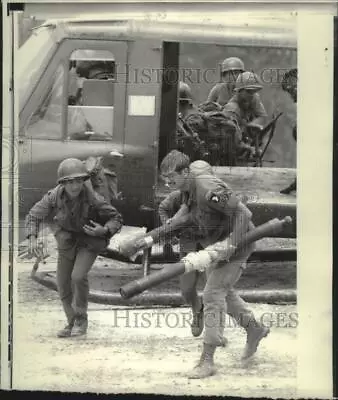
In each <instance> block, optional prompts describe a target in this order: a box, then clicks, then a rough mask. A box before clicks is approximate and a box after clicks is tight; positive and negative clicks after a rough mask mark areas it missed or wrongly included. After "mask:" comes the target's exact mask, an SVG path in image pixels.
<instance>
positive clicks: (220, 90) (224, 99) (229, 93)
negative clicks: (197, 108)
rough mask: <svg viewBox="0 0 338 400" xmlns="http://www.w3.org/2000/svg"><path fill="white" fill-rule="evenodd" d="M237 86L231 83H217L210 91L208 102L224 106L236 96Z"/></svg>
mask: <svg viewBox="0 0 338 400" xmlns="http://www.w3.org/2000/svg"><path fill="white" fill-rule="evenodd" d="M234 88H235V84H231V83H229V82H222V83H217V84H216V85H215V86H214V87H213V88H212V89H211V91H210V93H209V95H208V99H207V101H211V102H215V103H218V104H220V105H221V106H224V105H226V104H227V103H228V101H229V100H230V99H231V98H232V97H233V95H234Z"/></svg>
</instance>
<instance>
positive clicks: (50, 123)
mask: <svg viewBox="0 0 338 400" xmlns="http://www.w3.org/2000/svg"><path fill="white" fill-rule="evenodd" d="M64 76H65V74H64V67H63V66H62V65H59V67H58V68H57V69H56V72H55V74H54V75H53V78H52V79H51V81H50V85H49V87H48V89H47V91H46V94H45V96H44V98H43V100H42V102H41V103H40V105H39V107H38V109H37V110H36V111H35V112H34V113H33V114H32V116H31V117H30V118H29V120H28V124H27V126H26V129H25V131H26V136H28V137H32V138H35V139H61V137H62V123H61V121H62V120H61V114H62V91H63V83H64Z"/></svg>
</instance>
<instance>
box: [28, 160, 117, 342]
mask: <svg viewBox="0 0 338 400" xmlns="http://www.w3.org/2000/svg"><path fill="white" fill-rule="evenodd" d="M57 175H58V185H57V186H56V187H55V188H54V189H52V190H50V191H49V192H48V193H47V194H45V195H44V196H43V198H42V199H41V200H40V201H39V202H37V203H36V204H35V205H34V206H33V207H32V208H31V210H30V212H29V214H28V215H27V217H26V236H27V238H28V240H29V253H30V254H31V255H33V256H36V257H37V258H38V259H41V258H43V249H41V248H40V247H39V244H38V241H37V237H38V234H39V229H40V226H41V223H43V222H48V220H50V219H51V218H52V220H53V222H54V224H53V225H54V226H53V228H54V229H53V230H54V235H55V238H56V242H57V248H58V260H57V287H58V292H59V296H60V299H61V302H62V305H63V308H64V312H65V314H66V318H67V325H66V327H65V328H64V329H62V330H61V331H59V332H58V333H57V336H58V337H69V336H79V335H84V334H86V332H87V327H88V317H87V308H88V292H89V287H88V272H89V270H90V269H91V267H92V265H93V263H94V261H95V259H96V257H97V255H98V254H99V252H101V251H102V250H104V249H105V248H106V247H107V245H108V243H109V240H110V238H111V237H112V236H113V235H114V234H115V233H116V232H118V231H119V230H120V229H121V226H122V217H121V215H120V214H119V212H118V211H117V210H116V209H115V208H114V207H113V206H111V205H110V204H108V203H107V202H106V201H105V199H104V198H103V197H102V196H100V195H99V194H98V193H97V192H95V191H94V190H93V189H92V188H91V186H90V185H87V182H86V180H87V179H88V173H87V170H86V167H85V164H84V163H83V162H82V161H80V160H78V159H76V158H68V159H65V160H64V161H62V162H61V164H60V165H59V168H58V171H57Z"/></svg>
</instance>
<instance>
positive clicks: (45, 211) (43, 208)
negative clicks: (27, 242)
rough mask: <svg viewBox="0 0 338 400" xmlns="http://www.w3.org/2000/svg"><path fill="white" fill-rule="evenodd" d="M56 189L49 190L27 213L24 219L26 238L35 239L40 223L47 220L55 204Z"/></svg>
mask: <svg viewBox="0 0 338 400" xmlns="http://www.w3.org/2000/svg"><path fill="white" fill-rule="evenodd" d="M56 195H57V189H56V188H55V189H53V190H50V191H49V192H48V193H47V194H45V195H44V196H43V197H42V199H41V200H40V201H38V202H37V203H36V204H35V205H34V206H33V207H32V208H31V210H30V211H29V213H28V215H27V216H26V219H25V230H26V237H27V238H29V237H30V236H35V237H37V236H38V234H39V229H40V225H41V223H42V222H43V221H44V220H45V219H46V218H48V217H49V216H50V215H51V214H52V212H53V210H54V208H55V204H56Z"/></svg>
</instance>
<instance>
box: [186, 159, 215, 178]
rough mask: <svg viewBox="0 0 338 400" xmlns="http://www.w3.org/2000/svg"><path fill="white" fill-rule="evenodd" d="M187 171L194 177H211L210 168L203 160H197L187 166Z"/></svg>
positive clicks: (211, 170) (211, 171)
mask: <svg viewBox="0 0 338 400" xmlns="http://www.w3.org/2000/svg"><path fill="white" fill-rule="evenodd" d="M189 171H190V173H191V174H193V175H194V176H198V175H213V169H212V166H211V165H210V164H209V163H207V162H206V161H203V160H197V161H194V162H192V163H191V164H190V165H189Z"/></svg>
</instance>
